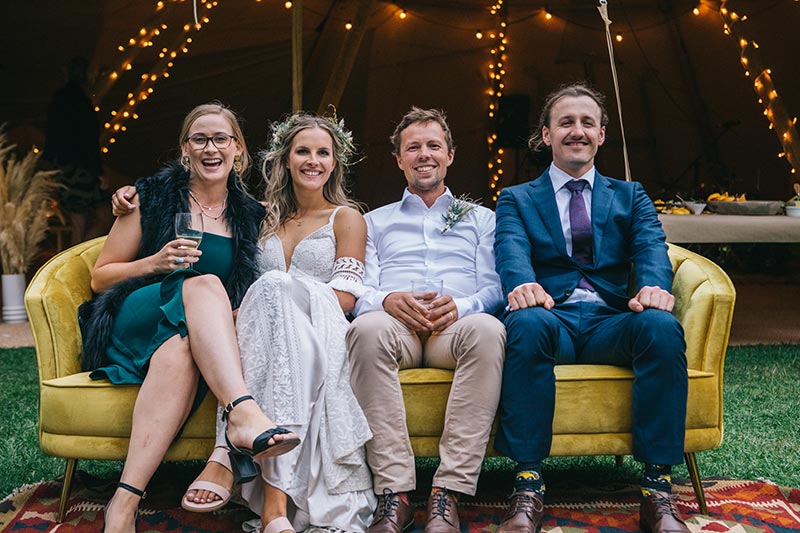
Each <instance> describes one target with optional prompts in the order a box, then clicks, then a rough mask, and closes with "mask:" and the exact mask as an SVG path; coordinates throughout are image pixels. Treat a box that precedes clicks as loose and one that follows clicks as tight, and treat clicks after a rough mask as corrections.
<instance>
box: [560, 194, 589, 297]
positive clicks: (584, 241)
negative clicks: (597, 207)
mask: <svg viewBox="0 0 800 533" xmlns="http://www.w3.org/2000/svg"><path fill="white" fill-rule="evenodd" d="M587 185H589V182H588V181H586V180H576V179H573V180H570V181H568V182H567V183H566V185H565V187H566V188H567V189H569V192H570V193H571V194H572V196H570V199H569V227H570V232H571V233H572V258H573V259H574V260H575V261H577V262H578V263H580V264H581V265H584V266H588V265H591V264H592V262H593V259H592V258H593V252H592V222H591V220H589V214H588V213H587V212H586V204H585V203H584V201H583V189H584V187H586V186H587ZM578 287H580V288H582V289H587V290H591V291H593V290H594V288H593V287H592V286H591V284H590V283H589V282H588V281H587V280H586V278H581V280H580V282H579V283H578Z"/></svg>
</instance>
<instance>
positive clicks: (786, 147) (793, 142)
mask: <svg viewBox="0 0 800 533" xmlns="http://www.w3.org/2000/svg"><path fill="white" fill-rule="evenodd" d="M185 1H187V0H158V1H157V2H156V3H155V8H154V11H153V15H152V16H151V17H150V19H149V20H148V21H147V22H146V23H145V24H144V25H143V26H142V27H141V28H140V29H139V30H138V31H137V32H136V33H135V34H134V35H131V36H130V37H129V38H128V39H127V40H126V41H123V42H121V43H119V44H118V46H117V50H118V52H119V54H120V56H119V58H118V59H117V62H116V66H115V68H113V69H112V70H111V71H110V72H109V73H108V74H107V75H106V76H105V77H104V78H103V79H102V80H100V82H99V83H98V84H97V85H96V87H95V90H94V94H93V98H94V101H95V103H96V105H97V107H96V108H95V109H96V110H97V111H98V112H103V111H104V110H102V109H101V108H100V106H99V102H101V101H102V100H103V98H104V97H105V96H106V94H107V93H108V91H109V90H110V89H111V87H112V86H113V85H114V84H115V83H116V82H117V81H119V80H120V79H121V78H122V77H124V76H125V75H126V74H127V73H128V72H129V71H131V70H133V65H134V62H135V60H136V58H137V56H138V55H139V54H140V53H141V52H143V51H145V50H147V49H150V48H152V47H154V46H156V42H157V41H163V40H166V38H167V35H168V34H169V33H171V32H172V33H174V36H173V39H172V42H171V43H170V44H168V45H166V46H162V48H161V49H160V50H159V53H158V60H157V61H156V62H155V64H154V65H153V66H152V67H150V68H149V69H148V70H147V71H146V72H144V73H142V74H141V75H140V80H139V82H138V84H137V86H136V88H135V89H133V90H132V91H130V92H128V93H127V95H126V98H125V100H124V101H123V102H122V103H121V104H120V105H118V106H116V107H113V108H111V109H110V110H108V111H107V112H106V113H107V115H106V116H107V119H106V120H105V121H104V124H103V132H102V134H101V150H102V151H103V153H108V152H109V150H110V148H111V146H112V145H114V144H115V143H116V142H117V139H118V137H119V135H121V134H122V133H124V132H125V131H127V122H128V121H129V120H136V119H138V118H139V114H138V113H137V109H138V107H139V105H140V104H141V103H142V102H144V101H146V100H147V99H148V98H150V97H151V96H152V95H153V93H154V91H155V85H156V83H157V82H158V81H159V80H161V79H165V78H168V77H169V76H170V69H172V68H173V66H174V64H175V61H176V59H178V57H179V56H180V55H182V54H187V53H188V52H189V45H191V43H192V41H193V36H194V35H195V34H196V33H197V32H199V31H200V30H201V29H202V28H203V27H204V26H205V25H207V24H209V22H210V14H211V12H212V10H213V9H214V8H216V7H218V5H219V2H218V0H193V2H194V4H195V7H196V8H197V7H198V6H199V7H200V9H199V11H200V13H199V14H198V13H195V20H194V21H193V22H191V23H188V22H187V23H186V24H184V25H183V26H182V27H180V28H179V30H177V31H175V30H174V29H171V28H169V26H168V25H167V24H166V23H165V21H166V20H167V15H168V13H169V12H170V10H171V8H172V7H173V6H174V5H175V4H181V3H184V2H185ZM255 1H256V2H257V3H260V2H262V1H264V2H266V1H269V0H255ZM490 1H491V2H492V3H491V4H490V5H489V6H488V10H489V12H490V14H491V15H492V16H493V17H494V20H495V23H494V24H493V27H492V28H491V29H486V28H482V29H477V30H474V29H473V30H469V29H465V28H459V29H463V30H466V31H472V32H474V37H475V38H476V39H478V40H482V39H485V38H486V39H487V40H489V41H491V42H490V43H489V44H488V45H487V49H488V50H489V59H488V62H487V64H486V69H487V74H488V75H487V84H488V87H487V88H486V90H485V93H486V95H487V96H488V98H487V116H488V121H487V122H488V126H487V136H486V142H487V147H488V161H487V167H488V173H489V183H488V186H489V189H490V192H491V194H492V199H493V200H494V201H496V200H497V197H498V195H499V193H500V190H501V189H502V182H503V174H504V169H503V160H504V157H505V149H504V148H503V147H501V146H499V145H498V142H497V115H498V111H499V105H500V98H501V97H502V96H503V93H504V92H505V78H506V73H507V71H508V68H509V67H508V65H509V62H508V36H507V33H508V29H509V26H510V25H513V24H518V23H520V22H522V21H524V20H527V19H529V18H534V17H536V18H541V19H543V20H544V22H545V23H548V22H550V21H552V20H553V19H554V18H556V17H557V16H558V18H559V19H562V20H563V21H564V22H568V23H569V22H572V21H570V20H569V19H568V18H566V17H562V16H560V15H556V14H555V13H554V12H553V11H551V10H550V9H549V7H548V6H547V5H544V6H543V7H539V8H534V9H532V10H531V11H529V12H528V14H526V15H525V16H523V17H522V18H518V19H516V20H513V21H510V20H509V16H508V9H507V7H506V5H505V0H490ZM794 1H795V2H796V3H797V2H800V0H794ZM727 3H728V0H720V2H719V4H718V5H717V6H715V5H713V4H710V3H709V2H708V0H700V3H698V5H697V6H696V7H694V8H693V9H692V13H693V14H694V15H696V16H699V15H701V13H702V12H703V11H704V10H714V11H716V10H718V11H719V13H720V15H721V16H722V18H723V31H724V33H725V34H726V35H730V36H731V37H733V38H734V39H736V41H737V42H738V43H739V46H740V48H741V63H742V67H743V68H744V70H745V75H746V76H748V77H750V76H752V78H753V87H754V89H755V92H756V94H757V96H758V101H759V103H760V104H762V105H763V106H764V115H765V116H766V117H767V119H768V120H769V128H770V129H773V130H774V131H775V132H776V134H777V135H778V139H779V141H780V143H781V145H782V151H781V152H780V153H779V154H778V156H779V157H781V158H785V159H786V161H787V162H788V163H789V165H790V166H791V172H792V174H795V173H796V172H797V169H798V168H799V167H800V136H798V133H797V129H796V127H795V126H796V123H797V118H796V117H790V116H789V113H788V111H787V110H786V107H785V105H784V104H783V101H782V100H781V98H780V97H779V95H778V92H777V89H776V88H775V85H774V81H773V77H772V69H771V68H768V67H765V66H763V62H762V59H761V57H760V53H759V52H758V43H757V42H756V41H754V40H752V39H750V38H749V37H748V36H747V35H746V28H745V26H744V23H745V21H746V20H747V16H746V15H744V14H741V13H738V12H736V11H733V10H730V9H728V8H727ZM387 5H390V6H392V7H393V11H392V13H391V15H390V16H389V17H388V18H387V19H386V20H384V21H383V22H386V21H388V20H389V19H390V18H391V19H395V18H396V19H398V20H401V21H406V20H407V19H409V18H410V17H411V16H412V13H411V12H410V11H409V9H408V8H407V7H403V5H402V4H401V3H399V2H398V1H391V2H387ZM283 6H284V7H285V8H286V9H288V10H291V9H292V8H293V3H292V2H291V1H288V0H287V1H285V2H283ZM420 18H423V17H420ZM383 22H382V23H383ZM438 22H439V23H441V21H438ZM382 23H381V24H382ZM573 23H574V22H573ZM343 27H344V29H345V30H347V31H350V30H352V29H353V22H352V20H346V21H344V22H343ZM614 40H615V41H616V42H617V43H621V42H622V41H623V34H622V33H620V32H617V33H615V35H614Z"/></svg>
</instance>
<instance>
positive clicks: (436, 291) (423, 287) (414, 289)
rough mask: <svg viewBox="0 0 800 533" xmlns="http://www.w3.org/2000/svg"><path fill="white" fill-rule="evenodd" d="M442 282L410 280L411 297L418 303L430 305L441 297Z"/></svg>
mask: <svg viewBox="0 0 800 533" xmlns="http://www.w3.org/2000/svg"><path fill="white" fill-rule="evenodd" d="M443 289H444V281H442V280H441V279H431V278H425V279H412V280H411V295H412V296H413V297H414V299H415V300H417V301H418V302H420V303H423V304H425V305H430V303H431V302H432V301H433V300H435V299H436V298H438V297H439V296H441V295H442V290H443Z"/></svg>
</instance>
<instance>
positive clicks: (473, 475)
mask: <svg viewBox="0 0 800 533" xmlns="http://www.w3.org/2000/svg"><path fill="white" fill-rule="evenodd" d="M505 340H506V332H505V327H504V326H503V324H502V322H500V321H499V320H497V319H496V318H495V317H493V316H491V315H488V314H485V313H478V314H473V315H468V316H466V317H464V318H460V319H459V320H457V321H456V322H455V323H453V324H451V325H450V326H449V327H448V328H446V329H445V330H444V331H442V332H440V333H436V334H432V335H430V336H429V337H428V338H427V339H425V338H424V336H423V339H422V340H421V339H420V336H419V335H417V333H416V332H414V331H412V330H410V329H409V328H408V327H407V326H406V325H405V324H403V323H402V322H400V321H399V320H397V319H395V318H394V317H392V316H391V315H389V314H388V313H386V312H384V311H375V312H371V313H366V314H364V315H361V316H359V317H358V318H356V319H355V321H353V323H352V324H351V326H350V329H349V331H348V332H347V347H348V352H349V357H350V382H351V384H352V386H353V391H354V392H355V395H356V398H357V399H358V402H359V404H360V405H361V408H362V409H363V410H364V413H365V414H366V416H367V421H368V422H369V427H370V429H371V430H372V433H373V437H372V440H370V441H369V442H367V462H368V463H369V466H370V469H371V470H372V476H373V482H374V490H375V493H376V494H382V493H383V489H385V488H388V489H390V490H392V491H393V492H405V491H411V490H414V489H415V488H416V471H415V469H414V453H413V451H412V449H411V442H410V439H409V436H408V428H407V427H406V413H405V408H404V406H403V394H402V391H401V389H400V379H399V376H398V371H399V370H401V369H405V368H418V367H433V368H446V369H451V370H455V374H454V376H453V385H452V387H451V389H450V396H449V397H448V400H447V409H446V411H445V421H444V432H443V433H442V436H441V439H440V442H439V457H440V458H441V463H440V465H439V468H438V469H437V470H436V474H435V475H434V478H433V485H434V486H435V487H446V488H447V489H449V490H453V491H457V492H461V493H463V494H469V495H474V494H475V490H476V487H477V483H478V475H479V474H480V470H481V462H482V461H483V457H484V454H485V452H486V445H487V443H488V441H489V434H490V432H491V429H492V422H493V421H494V416H495V411H496V410H497V404H498V401H499V398H500V384H501V381H502V374H503V359H504V356H505Z"/></svg>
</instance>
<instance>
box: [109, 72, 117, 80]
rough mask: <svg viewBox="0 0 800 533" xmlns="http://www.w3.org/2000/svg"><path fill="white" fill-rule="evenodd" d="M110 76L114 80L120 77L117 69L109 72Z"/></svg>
mask: <svg viewBox="0 0 800 533" xmlns="http://www.w3.org/2000/svg"><path fill="white" fill-rule="evenodd" d="M108 77H109V78H111V79H112V80H115V79H117V78H118V77H119V74H117V73H116V71H115V72H112V73H111V74H109V75H108Z"/></svg>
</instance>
